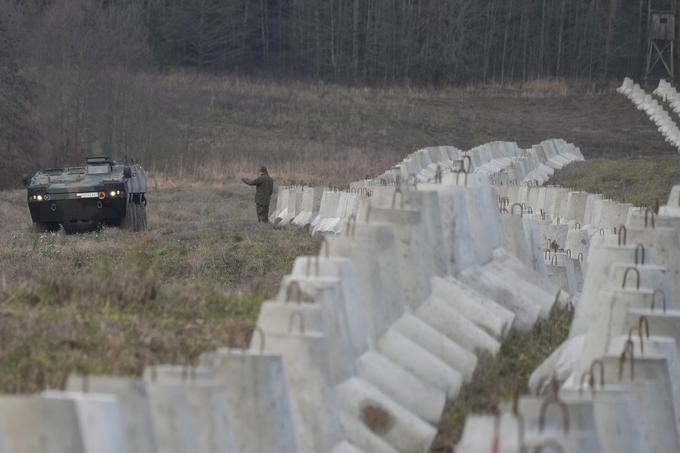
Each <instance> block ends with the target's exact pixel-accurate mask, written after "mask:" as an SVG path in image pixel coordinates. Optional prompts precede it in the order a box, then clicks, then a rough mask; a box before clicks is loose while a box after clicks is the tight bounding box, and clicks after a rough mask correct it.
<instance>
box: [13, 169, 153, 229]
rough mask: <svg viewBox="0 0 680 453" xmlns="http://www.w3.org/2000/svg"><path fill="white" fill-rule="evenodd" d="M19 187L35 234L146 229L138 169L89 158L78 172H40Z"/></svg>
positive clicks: (143, 186)
mask: <svg viewBox="0 0 680 453" xmlns="http://www.w3.org/2000/svg"><path fill="white" fill-rule="evenodd" d="M24 183H25V184H26V188H27V189H28V208H29V210H30V211H31V218H32V219H33V224H34V225H35V226H36V228H37V229H39V230H41V231H56V230H59V227H60V226H63V228H64V230H65V231H66V232H67V233H68V232H76V231H83V230H91V229H94V228H98V227H100V226H102V225H107V226H119V227H123V228H126V229H129V230H133V231H141V230H145V229H146V175H145V174H144V169H143V168H142V167H141V166H140V165H136V164H135V165H121V164H117V163H115V162H113V161H112V160H111V158H109V157H90V158H88V159H87V161H86V165H85V166H84V167H70V168H50V169H47V170H41V171H39V172H37V173H36V174H35V175H33V176H32V177H29V178H26V180H25V181H24Z"/></svg>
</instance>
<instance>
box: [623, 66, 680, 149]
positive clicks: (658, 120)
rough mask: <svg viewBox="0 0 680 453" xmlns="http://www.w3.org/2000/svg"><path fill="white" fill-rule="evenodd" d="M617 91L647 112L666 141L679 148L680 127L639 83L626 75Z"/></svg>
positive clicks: (639, 108)
mask: <svg viewBox="0 0 680 453" xmlns="http://www.w3.org/2000/svg"><path fill="white" fill-rule="evenodd" d="M617 91H618V92H619V93H621V94H623V95H624V96H626V97H627V98H628V99H630V100H631V101H632V102H633V104H635V106H636V107H637V109H638V110H642V111H644V112H645V113H646V114H647V116H648V117H649V119H650V120H651V121H652V122H653V123H654V124H655V125H656V127H657V129H658V130H659V132H661V134H662V135H663V137H664V139H665V140H666V142H667V143H669V144H671V145H673V146H674V147H675V148H678V149H680V129H678V126H677V125H676V124H675V121H674V120H673V118H672V117H671V116H670V115H669V113H668V112H667V111H666V110H665V109H664V108H663V106H661V105H660V104H659V103H658V102H657V100H656V99H654V98H653V97H652V96H651V95H650V94H647V93H646V92H645V90H644V89H642V88H641V87H640V85H638V84H637V83H634V82H633V80H631V79H629V78H628V77H626V78H625V79H624V80H623V83H622V84H621V86H620V87H619V88H617ZM662 92H667V90H662Z"/></svg>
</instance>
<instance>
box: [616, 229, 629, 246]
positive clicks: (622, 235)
mask: <svg viewBox="0 0 680 453" xmlns="http://www.w3.org/2000/svg"><path fill="white" fill-rule="evenodd" d="M617 234H618V235H619V236H618V244H619V247H621V246H622V245H626V242H627V238H628V230H627V229H626V227H625V226H624V225H621V226H620V227H619V231H618V233H617Z"/></svg>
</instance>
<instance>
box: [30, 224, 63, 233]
mask: <svg viewBox="0 0 680 453" xmlns="http://www.w3.org/2000/svg"><path fill="white" fill-rule="evenodd" d="M33 230H34V231H35V232H36V233H54V232H57V231H59V224H58V223H54V222H33Z"/></svg>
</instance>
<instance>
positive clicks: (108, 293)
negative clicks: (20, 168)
mask: <svg viewBox="0 0 680 453" xmlns="http://www.w3.org/2000/svg"><path fill="white" fill-rule="evenodd" d="M148 198H149V223H150V225H151V227H152V229H151V230H150V231H148V232H145V233H129V232H126V231H121V230H117V229H106V230H104V231H101V232H94V233H88V234H79V235H64V234H63V233H56V234H39V233H35V232H33V231H31V223H30V216H29V214H28V210H27V208H26V206H25V202H24V195H23V193H22V192H20V191H15V192H0V212H1V213H2V223H0V263H1V265H0V301H1V303H0V343H1V344H2V347H1V348H0V391H1V392H31V391H36V390H40V389H42V388H45V387H47V386H49V387H59V386H61V385H62V383H63V381H64V379H65V377H66V376H67V374H68V373H69V372H71V371H80V372H89V373H112V374H130V373H137V372H139V370H140V369H141V367H142V366H144V365H145V364H152V363H167V362H173V363H190V362H191V361H192V360H194V359H195V358H197V356H198V354H200V353H201V352H204V351H205V350H208V349H210V348H215V347H217V346H224V345H227V344H232V345H240V346H244V345H245V344H246V341H247V339H248V337H249V335H250V331H251V329H250V326H252V324H253V323H254V322H255V320H256V317H257V313H258V310H259V306H260V303H261V302H262V301H263V300H264V299H266V298H267V297H269V296H271V295H273V294H274V293H275V291H276V289H277V288H278V285H279V282H280V279H281V277H282V276H283V275H284V274H285V273H286V272H287V271H288V270H289V269H290V268H291V266H292V260H293V258H294V257H295V256H298V255H302V254H306V253H309V252H310V251H312V250H315V247H316V244H315V243H314V241H313V240H312V239H311V237H310V236H309V234H308V233H305V232H303V231H297V230H293V229H273V228H270V227H266V226H259V225H258V224H257V223H254V222H253V218H254V216H255V213H254V207H253V205H252V191H251V190H249V188H246V187H242V186H238V185H227V186H224V187H221V188H210V189H206V188H184V189H167V190H162V191H158V192H152V193H150V194H149V196H148ZM251 211H252V212H251Z"/></svg>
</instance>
